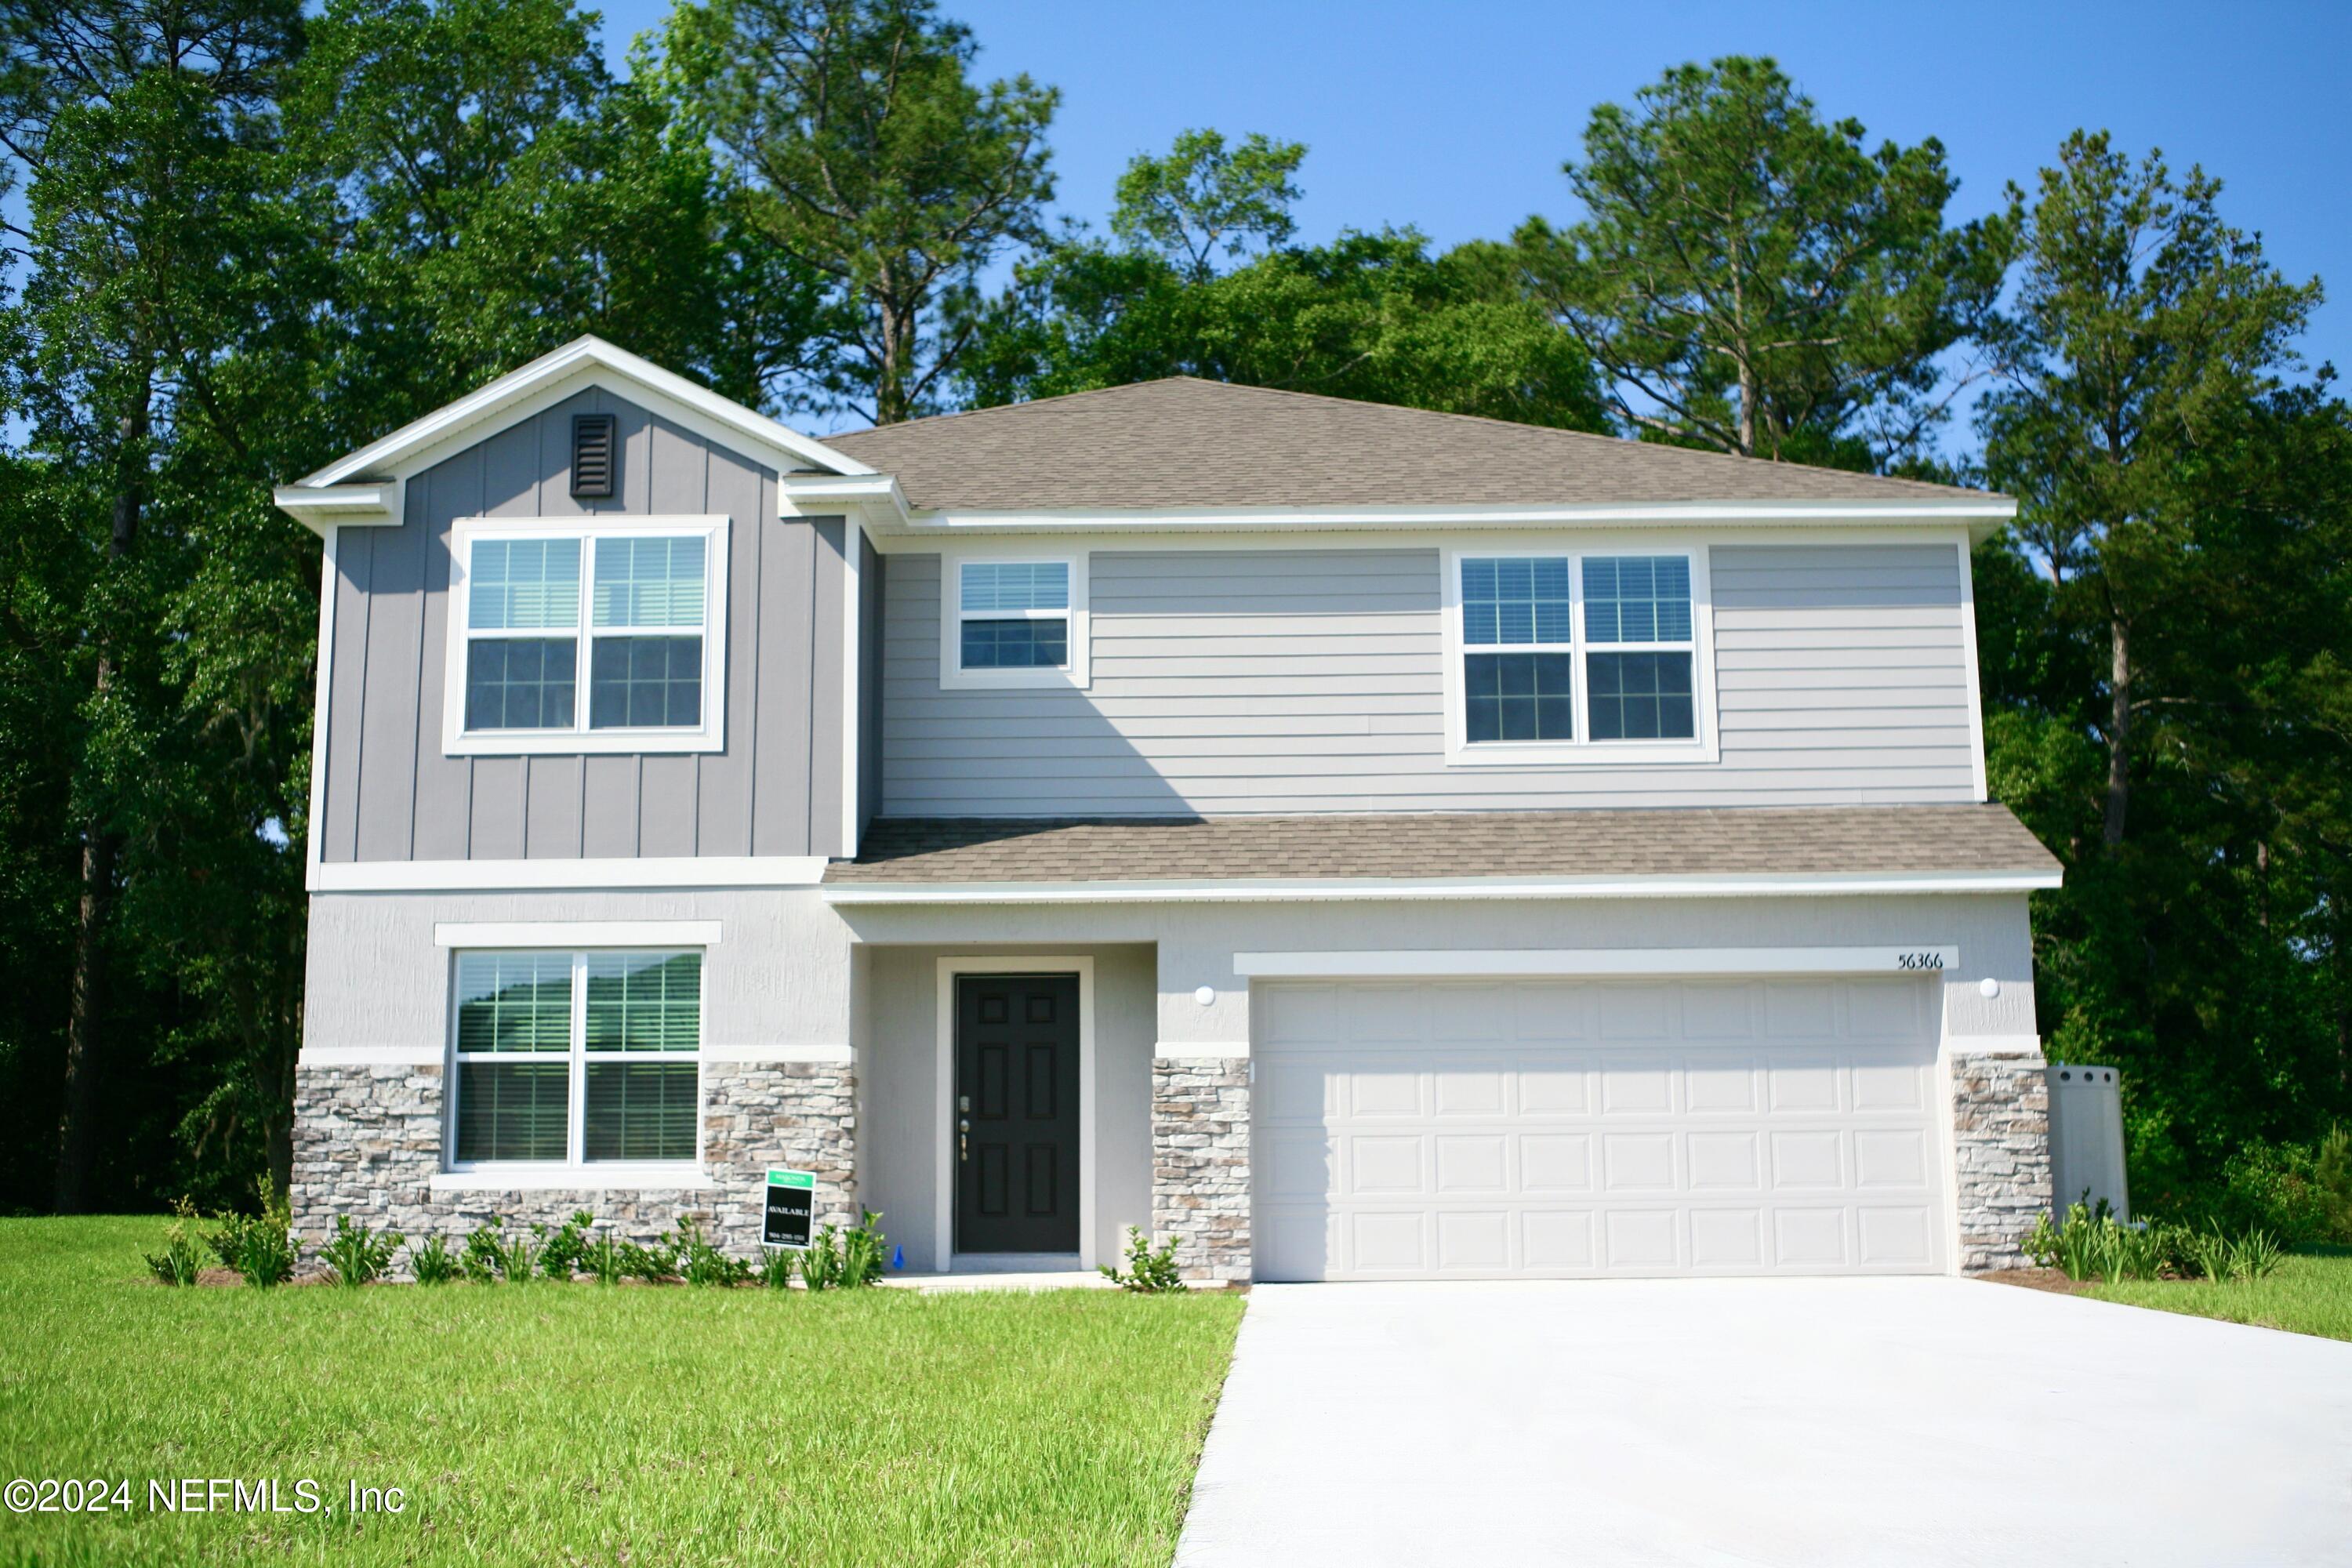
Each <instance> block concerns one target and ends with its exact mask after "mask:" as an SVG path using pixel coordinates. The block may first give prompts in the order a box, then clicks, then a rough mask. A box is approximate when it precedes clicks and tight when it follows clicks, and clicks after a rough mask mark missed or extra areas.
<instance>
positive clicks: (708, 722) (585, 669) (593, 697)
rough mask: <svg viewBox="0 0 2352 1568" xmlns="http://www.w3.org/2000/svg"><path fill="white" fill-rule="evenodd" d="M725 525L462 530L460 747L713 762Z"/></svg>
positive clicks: (456, 565)
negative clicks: (709, 757) (707, 755)
mask: <svg viewBox="0 0 2352 1568" xmlns="http://www.w3.org/2000/svg"><path fill="white" fill-rule="evenodd" d="M451 553H452V556H453V562H452V570H453V577H454V581H453V584H452V592H451V595H450V606H451V608H450V638H449V679H448V683H447V699H446V700H447V703H448V711H447V719H446V742H447V748H446V749H447V750H448V751H450V752H615V751H629V752H661V751H712V750H716V749H718V747H719V744H720V742H721V734H720V729H721V726H720V715H721V713H722V712H723V711H724V709H725V700H724V693H723V691H722V689H721V687H722V684H723V679H724V673H725V659H724V658H723V653H724V647H725V628H724V624H723V623H724V605H725V603H726V553H727V520H726V519H724V518H706V517H697V518H631V519H626V520H621V519H614V520H613V521H610V522H605V521H598V522H596V523H593V524H588V525H552V526H551V525H549V524H547V523H545V522H543V521H538V520H530V521H515V520H506V519H488V518H470V519H465V520H462V521H460V522H459V523H458V524H457V531H456V533H455V535H454V537H453V538H452V541H451Z"/></svg>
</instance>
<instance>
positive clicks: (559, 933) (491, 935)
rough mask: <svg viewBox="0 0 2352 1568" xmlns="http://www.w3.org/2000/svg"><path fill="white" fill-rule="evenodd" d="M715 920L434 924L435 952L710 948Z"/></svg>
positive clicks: (715, 937)
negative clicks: (451, 949)
mask: <svg viewBox="0 0 2352 1568" xmlns="http://www.w3.org/2000/svg"><path fill="white" fill-rule="evenodd" d="M718 944H719V922H718V921H436V922H435V924H434V927H433V945H434V946H436V947H715V946H717V945H718Z"/></svg>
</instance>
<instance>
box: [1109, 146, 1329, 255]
mask: <svg viewBox="0 0 2352 1568" xmlns="http://www.w3.org/2000/svg"><path fill="white" fill-rule="evenodd" d="M1306 157H1307V144H1306V143H1305V142H1273V141H1270V140H1268V139H1267V138H1266V136H1265V134H1264V133H1263V132H1255V131H1254V132H1250V134H1248V135H1247V136H1244V137H1243V138H1242V141H1241V144H1240V145H1239V146H1236V147H1232V148H1228V147H1227V146H1226V145H1225V138H1224V133H1223V132H1218V131H1186V132H1181V133H1180V134H1179V135H1178V136H1177V138H1176V142H1175V144H1174V145H1173V146H1171V148H1170V149H1169V150H1168V155H1167V156H1166V157H1164V158H1155V157H1152V156H1150V154H1149V153H1146V154H1144V155H1143V156H1140V157H1138V158H1134V159H1131V160H1129V163H1128V165H1127V170H1126V172H1125V173H1124V174H1120V175H1119V177H1118V205H1117V206H1116V207H1115V208H1114V209H1113V210H1112V213H1111V220H1110V231H1111V233H1113V234H1115V235H1117V236H1118V237H1119V238H1120V239H1122V240H1125V241H1126V242H1127V243H1128V244H1129V246H1131V247H1135V248H1137V249H1139V250H1154V251H1157V252H1159V254H1160V256H1162V257H1163V258H1166V259H1167V261H1168V263H1169V264H1170V265H1171V266H1172V267H1174V268H1177V269H1178V270H1179V271H1181V273H1183V274H1184V276H1185V277H1186V278H1188V279H1192V280H1194V281H1196V282H1197V281H1199V280H1201V279H1206V278H1208V277H1209V276H1210V275H1211V274H1212V273H1213V272H1214V271H1215V270H1216V265H1217V258H1218V257H1219V256H1220V255H1223V256H1224V257H1225V258H1228V259H1231V258H1238V257H1244V256H1247V255H1248V254H1249V253H1250V247H1251V246H1252V245H1258V246H1277V245H1283V244H1286V243H1287V242H1288V241H1289V239H1290V237H1291V236H1292V235H1294V234H1296V233H1297V230H1298V226H1297V223H1296V222H1295V221H1294V220H1293V219H1292V218H1291V216H1290V207H1291V204H1292V203H1294V202H1296V201H1297V199H1298V197H1299V190H1298V187H1297V185H1296V184H1293V183H1292V181H1291V176H1292V175H1294V174H1297V173H1298V165H1299V164H1300V163H1303V162H1304V161H1305V160H1306Z"/></svg>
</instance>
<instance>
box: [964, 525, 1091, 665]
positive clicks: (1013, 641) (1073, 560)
mask: <svg viewBox="0 0 2352 1568" xmlns="http://www.w3.org/2000/svg"><path fill="white" fill-rule="evenodd" d="M942 564H943V568H944V576H943V581H942V582H941V584H940V590H941V592H940V605H941V609H942V612H943V613H942V615H941V616H940V684H941V685H942V686H949V687H955V686H1084V685H1085V684H1086V683H1087V647H1086V637H1087V610H1086V558H1085V557H1084V556H1077V557H1062V558H1058V559H1032V558H1022V557H1010V556H1008V557H1003V558H997V557H993V556H988V557H962V558H958V557H952V556H951V557H949V558H948V559H946V560H945V561H944V562H943V563H942Z"/></svg>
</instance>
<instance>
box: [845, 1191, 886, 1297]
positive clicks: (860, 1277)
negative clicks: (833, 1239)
mask: <svg viewBox="0 0 2352 1568" xmlns="http://www.w3.org/2000/svg"><path fill="white" fill-rule="evenodd" d="M881 1218H882V1215H881V1214H880V1213H879V1212H878V1211H877V1210H874V1209H867V1210H866V1211H865V1218H863V1219H861V1220H859V1221H858V1222H857V1223H856V1225H853V1226H850V1227H849V1228H848V1229H847V1230H845V1231H844V1232H842V1234H841V1282H842V1283H843V1284H844V1285H846V1286H851V1287H856V1286H859V1285H871V1284H873V1283H874V1282H875V1281H876V1280H877V1279H881V1278H882V1268H883V1266H884V1264H885V1263H886V1262H887V1261H888V1259H889V1257H890V1251H889V1248H888V1247H886V1246H885V1245H884V1244H883V1236H882V1226H881V1225H880V1223H879V1222H880V1220H881Z"/></svg>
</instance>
